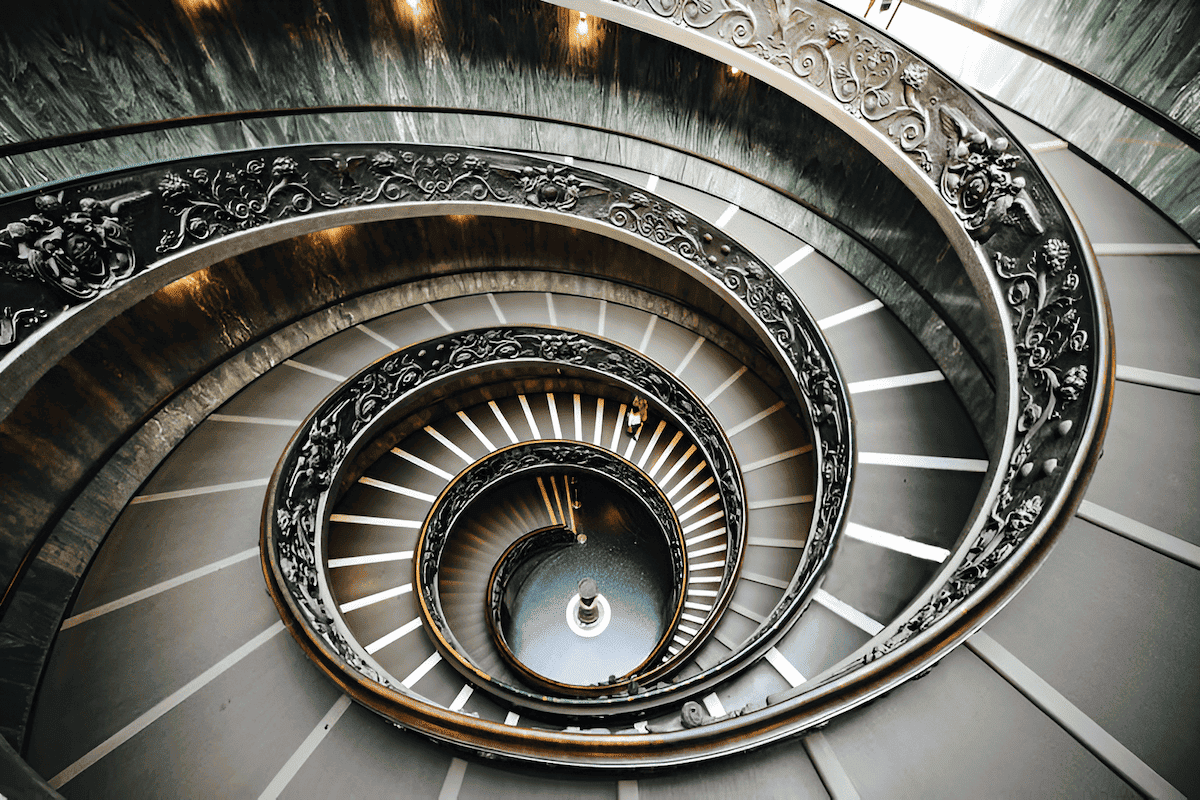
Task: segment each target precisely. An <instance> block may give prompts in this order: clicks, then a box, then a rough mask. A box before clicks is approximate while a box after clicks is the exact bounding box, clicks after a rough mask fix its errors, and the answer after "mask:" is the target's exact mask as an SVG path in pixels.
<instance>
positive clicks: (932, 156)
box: [569, 0, 1113, 722]
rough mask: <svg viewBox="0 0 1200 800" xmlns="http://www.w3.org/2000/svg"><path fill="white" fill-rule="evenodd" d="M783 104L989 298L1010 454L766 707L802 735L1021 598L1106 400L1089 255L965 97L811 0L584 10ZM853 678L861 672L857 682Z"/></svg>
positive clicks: (1065, 509) (880, 38)
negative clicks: (890, 593)
mask: <svg viewBox="0 0 1200 800" xmlns="http://www.w3.org/2000/svg"><path fill="white" fill-rule="evenodd" d="M569 5H571V6H572V7H576V8H580V9H582V10H586V11H588V12H589V13H593V14H596V15H598V16H601V17H605V18H608V19H611V20H613V21H615V22H618V23H620V24H622V25H627V26H630V27H634V28H637V29H639V30H643V31H646V32H648V33H651V34H655V35H658V36H661V37H663V38H667V39H670V40H672V41H676V42H678V43H680V44H683V45H684V46H687V47H689V48H691V49H694V50H697V51H700V52H704V53H707V54H709V55H711V56H713V57H715V58H718V59H720V60H722V61H725V62H727V63H729V64H731V65H733V66H736V67H738V68H739V69H741V70H743V71H744V72H746V73H748V74H750V75H752V76H754V77H756V78H759V79H761V80H763V81H766V82H767V83H769V84H771V85H772V86H774V87H776V88H778V89H780V90H782V91H784V92H786V93H788V94H789V95H791V96H792V97H794V98H796V99H797V100H799V101H800V102H802V103H804V104H805V105H807V106H808V107H810V108H812V109H814V110H815V111H817V112H818V113H820V114H822V115H823V116H824V117H826V118H827V119H828V120H829V121H831V122H832V123H833V124H835V125H837V126H838V127H840V128H842V129H843V130H845V131H847V132H849V133H851V134H852V135H853V136H854V137H855V139H857V140H858V141H859V142H860V143H861V144H863V145H864V146H865V147H867V148H868V149H869V150H871V151H872V152H873V153H875V154H876V155H877V156H878V157H879V158H880V160H881V161H883V162H884V163H885V164H887V165H888V166H889V167H890V168H891V169H892V171H893V172H894V173H895V174H896V175H898V176H899V177H900V178H901V179H902V180H903V181H904V182H905V184H906V185H907V186H908V187H909V188H910V189H911V190H912V191H913V193H914V195H916V197H917V199H918V200H919V201H920V202H922V203H923V204H924V205H925V206H926V208H928V209H929V210H930V212H931V213H932V214H933V215H934V217H935V218H936V219H937V220H938V221H939V224H940V225H941V227H942V229H943V230H944V231H945V232H946V235H947V236H948V238H949V239H950V242H951V243H952V245H953V246H954V247H955V249H956V250H957V251H958V254H959V256H960V257H961V258H962V260H963V264H964V266H965V267H966V269H967V271H968V273H969V275H970V276H971V279H972V281H973V282H974V283H975V285H976V287H977V288H978V291H979V292H980V294H981V295H982V296H984V297H985V299H986V298H987V297H991V298H994V300H993V302H992V304H991V308H990V309H989V313H994V314H995V315H996V322H997V323H998V332H999V333H1000V334H1001V335H1002V336H1003V338H1004V344H1005V357H1006V361H1007V370H1008V375H1007V376H1006V377H1005V379H1003V380H1001V381H1000V383H999V385H998V386H997V392H998V398H997V405H998V406H1001V407H1004V412H1003V414H1002V416H1003V418H1004V419H1005V420H1006V423H1005V426H1004V427H1005V442H1004V447H1003V451H1002V456H1001V457H1000V458H998V459H994V460H993V462H992V466H991V468H990V470H989V473H988V475H987V481H988V486H989V489H988V491H987V494H986V498H985V499H984V501H983V503H982V504H981V506H980V507H979V513H978V515H977V517H976V520H975V522H974V524H973V525H972V527H971V529H970V530H969V531H968V532H967V535H966V539H965V542H964V544H963V546H961V547H960V548H959V549H958V550H957V551H956V553H955V554H954V555H953V556H952V557H951V558H950V559H948V561H947V562H946V564H945V566H944V567H943V569H942V571H941V572H940V573H939V574H938V576H937V577H936V578H935V579H934V580H933V581H932V583H931V584H930V586H929V588H928V589H927V590H926V591H925V592H923V593H922V594H921V595H920V596H919V597H918V598H917V600H916V601H915V602H914V603H913V604H912V605H910V606H909V607H908V608H907V609H906V610H905V611H904V612H903V613H902V614H901V615H900V617H899V618H898V619H897V620H895V621H893V622H891V623H890V624H888V625H886V626H885V628H884V630H883V631H882V632H881V633H880V634H878V635H877V636H875V637H874V638H873V639H872V640H871V641H870V642H868V643H867V644H866V645H864V646H863V648H862V649H861V650H860V651H859V653H857V654H856V655H854V656H853V657H852V658H850V659H848V660H847V662H846V663H844V664H843V665H842V667H841V669H839V670H838V671H837V672H836V674H835V675H834V677H832V678H830V679H829V680H827V681H824V682H822V683H821V684H820V685H818V686H811V687H810V686H806V685H802V686H800V687H798V688H796V689H793V690H791V691H788V692H784V693H782V694H780V695H778V696H775V697H773V698H771V702H772V703H773V704H780V705H784V706H788V707H791V708H793V709H795V711H796V712H797V713H798V714H800V715H801V716H809V715H811V716H810V718H811V719H812V720H813V722H816V721H818V720H819V719H824V718H828V716H830V715H831V714H832V713H836V710H837V709H840V708H844V707H845V706H846V705H847V704H857V703H860V702H864V701H865V700H867V699H869V698H870V697H873V696H876V695H877V694H878V693H880V692H882V691H886V690H887V689H888V688H890V687H892V686H895V685H897V683H899V682H900V681H902V680H904V679H906V678H908V677H911V676H913V675H916V674H919V673H920V672H921V671H923V670H924V669H927V668H928V667H929V666H930V665H931V664H932V663H934V662H936V661H937V660H938V659H940V658H941V657H943V656H944V655H946V654H947V653H948V652H949V651H950V649H951V648H952V647H953V646H954V645H955V644H957V643H959V642H961V641H962V640H963V639H965V638H966V637H967V636H968V635H970V633H972V632H973V631H974V630H976V629H977V628H978V627H979V626H980V625H982V624H983V622H984V621H985V620H986V619H987V618H988V617H990V616H991V615H992V614H994V613H995V612H996V611H997V610H999V608H1000V607H1001V606H1002V605H1003V603H1004V602H1005V601H1006V600H1007V599H1008V598H1010V597H1011V596H1012V595H1013V594H1014V593H1015V591H1016V590H1017V589H1018V588H1019V587H1020V586H1021V585H1023V583H1024V581H1025V580H1027V579H1028V577H1029V576H1030V575H1031V574H1032V571H1033V569H1035V568H1036V565H1037V564H1038V563H1040V561H1041V559H1042V558H1043V557H1044V556H1045V554H1046V552H1048V549H1049V546H1050V544H1051V543H1052V541H1053V538H1054V535H1055V534H1056V533H1057V531H1058V530H1060V529H1061V528H1062V527H1063V526H1064V525H1065V524H1066V522H1067V520H1069V519H1070V516H1071V514H1072V513H1073V511H1074V508H1075V506H1076V505H1077V504H1078V502H1079V500H1080V498H1081V497H1082V494H1083V487H1084V485H1085V484H1086V481H1087V477H1088V476H1089V474H1090V472H1091V469H1092V468H1093V466H1094V464H1095V462H1096V459H1097V458H1098V457H1099V446H1100V441H1101V440H1102V438H1103V431H1104V427H1105V425H1106V423H1107V417H1108V411H1109V405H1110V402H1111V392H1112V380H1113V365H1112V364H1113V362H1112V352H1111V351H1112V342H1111V333H1110V330H1109V325H1110V323H1109V317H1108V309H1107V302H1106V299H1105V297H1104V290H1103V286H1102V282H1101V278H1100V273H1099V270H1098V268H1097V266H1096V263H1095V257H1094V255H1093V254H1092V252H1091V247H1090V245H1089V244H1088V243H1087V241H1086V239H1085V238H1084V236H1083V235H1082V233H1081V232H1080V229H1079V226H1078V224H1077V222H1076V221H1075V219H1074V217H1073V215H1072V213H1071V211H1070V210H1069V208H1067V206H1066V205H1065V202H1064V201H1063V200H1062V198H1061V197H1060V195H1059V194H1058V192H1057V190H1056V189H1055V188H1054V186H1053V185H1052V184H1051V183H1050V181H1049V180H1048V179H1047V178H1046V177H1045V175H1043V174H1042V172H1041V171H1040V169H1039V168H1038V166H1037V164H1036V162H1035V161H1034V160H1033V158H1032V157H1031V156H1030V155H1029V153H1027V152H1026V151H1025V150H1024V149H1023V148H1022V147H1021V146H1020V145H1019V144H1018V143H1017V142H1016V141H1015V139H1014V138H1013V137H1012V135H1011V134H1010V133H1009V132H1008V131H1007V130H1006V129H1005V128H1004V126H1003V124H1002V123H1001V122H1000V121H999V120H997V119H996V118H995V117H994V116H993V115H992V114H991V113H990V112H989V111H988V110H987V109H986V107H985V106H984V105H983V103H982V102H981V101H980V100H979V99H978V98H977V97H976V96H975V95H974V94H973V93H972V92H971V91H970V90H968V89H966V88H964V87H962V86H960V85H958V84H956V83H955V82H954V81H953V80H952V79H951V78H949V76H947V75H945V74H943V73H941V72H940V71H939V70H937V68H936V67H934V66H933V65H931V64H929V63H927V62H926V61H924V59H922V58H921V57H920V56H918V55H917V54H915V53H913V52H911V51H909V50H907V49H906V48H904V47H903V46H902V45H901V44H900V43H898V42H896V41H894V40H891V39H889V38H888V36H887V35H886V34H884V33H882V32H880V31H878V30H875V29H874V28H872V27H871V26H869V25H867V24H866V23H864V22H863V21H862V20H860V19H858V18H856V17H853V16H851V15H848V14H845V13H843V12H841V11H839V10H837V9H834V8H832V7H830V6H827V5H825V4H823V3H820V2H814V1H813V0H798V1H794V2H788V3H782V4H781V3H775V2H766V0H748V1H747V2H742V0H714V1H713V2H711V3H703V4H699V3H693V2H690V1H689V0H591V1H587V0H583V1H581V2H575V3H570V4H569ZM851 675H853V676H855V677H854V678H853V679H852V678H851Z"/></svg>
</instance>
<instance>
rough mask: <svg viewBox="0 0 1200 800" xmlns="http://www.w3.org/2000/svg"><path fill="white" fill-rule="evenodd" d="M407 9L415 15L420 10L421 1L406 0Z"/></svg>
mask: <svg viewBox="0 0 1200 800" xmlns="http://www.w3.org/2000/svg"><path fill="white" fill-rule="evenodd" d="M408 7H409V8H411V9H412V10H413V13H414V14H416V13H417V12H418V11H420V10H421V0H408Z"/></svg>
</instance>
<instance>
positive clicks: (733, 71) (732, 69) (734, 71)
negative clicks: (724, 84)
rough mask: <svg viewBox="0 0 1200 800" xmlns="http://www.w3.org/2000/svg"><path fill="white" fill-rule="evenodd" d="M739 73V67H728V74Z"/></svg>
mask: <svg viewBox="0 0 1200 800" xmlns="http://www.w3.org/2000/svg"><path fill="white" fill-rule="evenodd" d="M739 73H741V70H740V69H738V68H737V67H730V68H729V74H730V75H737V74H739Z"/></svg>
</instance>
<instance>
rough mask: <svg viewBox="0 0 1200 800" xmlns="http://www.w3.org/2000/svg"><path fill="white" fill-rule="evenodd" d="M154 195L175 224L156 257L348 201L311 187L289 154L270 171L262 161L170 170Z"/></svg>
mask: <svg viewBox="0 0 1200 800" xmlns="http://www.w3.org/2000/svg"><path fill="white" fill-rule="evenodd" d="M158 192H159V195H160V196H161V197H162V200H163V205H164V206H165V207H166V208H167V210H168V211H169V213H170V214H171V215H173V216H174V217H176V218H177V220H178V222H177V223H176V224H175V225H174V226H173V227H172V228H169V229H167V230H166V231H164V232H163V234H162V237H161V238H160V239H159V242H158V247H157V251H158V252H159V253H170V252H173V251H175V250H178V249H179V248H181V247H183V246H184V245H185V244H195V243H198V242H203V241H207V240H209V239H212V238H214V237H217V236H227V235H229V234H231V233H235V232H237V231H244V230H250V229H252V228H256V227H259V226H260V225H265V224H267V223H269V222H275V221H277V220H281V219H285V218H287V217H292V216H297V215H301V214H307V213H309V212H310V211H312V210H313V209H314V208H316V207H321V208H336V207H338V206H340V205H344V204H346V202H347V198H346V197H342V196H338V195H337V194H335V193H333V192H329V191H321V190H315V189H314V188H313V187H312V186H310V184H309V180H308V176H307V174H306V173H304V172H302V171H301V169H300V162H299V161H298V160H297V159H296V158H295V157H293V156H290V155H280V156H276V157H275V158H274V159H273V160H272V162H271V167H270V170H268V169H267V164H266V161H265V160H264V159H262V158H251V159H249V160H247V161H246V162H244V163H243V164H242V165H241V166H231V167H220V168H215V167H214V168H211V169H210V168H209V167H192V168H186V169H184V170H182V172H176V171H169V172H167V173H166V174H165V175H164V176H163V177H162V179H161V180H160V181H159V183H158Z"/></svg>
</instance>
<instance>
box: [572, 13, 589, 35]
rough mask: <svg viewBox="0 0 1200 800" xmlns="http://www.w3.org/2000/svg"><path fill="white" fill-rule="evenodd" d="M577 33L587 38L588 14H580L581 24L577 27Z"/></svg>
mask: <svg viewBox="0 0 1200 800" xmlns="http://www.w3.org/2000/svg"><path fill="white" fill-rule="evenodd" d="M575 32H576V33H578V34H579V35H580V36H587V32H588V24H587V14H584V13H582V12H580V14H579V24H578V25H576V26H575Z"/></svg>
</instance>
